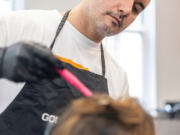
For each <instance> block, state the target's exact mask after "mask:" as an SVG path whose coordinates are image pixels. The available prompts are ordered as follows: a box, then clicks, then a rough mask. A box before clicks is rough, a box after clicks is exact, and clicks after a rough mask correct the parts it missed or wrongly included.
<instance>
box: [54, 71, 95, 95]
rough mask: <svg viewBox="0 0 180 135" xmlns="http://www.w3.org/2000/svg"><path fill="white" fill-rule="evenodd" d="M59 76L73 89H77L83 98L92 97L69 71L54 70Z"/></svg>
mask: <svg viewBox="0 0 180 135" xmlns="http://www.w3.org/2000/svg"><path fill="white" fill-rule="evenodd" d="M56 71H57V72H58V73H59V75H60V76H62V77H63V78H64V79H65V80H66V81H67V82H68V83H70V84H72V85H73V86H74V87H75V88H77V89H78V90H79V91H80V92H81V93H83V94H84V95H85V96H87V97H90V96H92V95H93V94H92V92H91V91H90V90H89V89H88V88H87V87H86V86H85V85H84V84H83V83H82V82H80V81H79V79H78V78H77V77H76V76H74V75H73V74H72V73H71V72H70V71H68V70H67V69H56Z"/></svg>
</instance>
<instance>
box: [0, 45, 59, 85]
mask: <svg viewBox="0 0 180 135" xmlns="http://www.w3.org/2000/svg"><path fill="white" fill-rule="evenodd" d="M59 67H61V62H60V61H59V60H58V59H56V58H55V57H54V56H53V54H52V53H51V51H50V50H49V49H48V48H46V47H45V46H42V45H40V44H38V43H34V42H18V43H16V44H13V45H11V46H10V47H7V48H1V49H0V77H2V78H6V79H8V80H11V81H15V82H25V81H26V82H37V81H39V80H42V79H45V78H46V79H53V78H55V77H57V76H58V74H57V73H56V71H55V68H59Z"/></svg>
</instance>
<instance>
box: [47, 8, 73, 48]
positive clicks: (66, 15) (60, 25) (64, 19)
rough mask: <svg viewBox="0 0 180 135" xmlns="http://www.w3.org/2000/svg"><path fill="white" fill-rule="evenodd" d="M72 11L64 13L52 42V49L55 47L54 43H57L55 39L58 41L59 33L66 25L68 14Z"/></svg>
mask: <svg viewBox="0 0 180 135" xmlns="http://www.w3.org/2000/svg"><path fill="white" fill-rule="evenodd" d="M70 11H71V10H69V11H67V12H66V13H65V14H64V16H63V18H62V20H61V22H60V24H59V26H58V29H57V31H56V35H55V37H54V40H53V42H52V43H51V46H50V49H51V50H52V48H53V47H54V43H55V41H56V39H57V37H58V35H59V33H60V32H61V30H62V28H63V26H64V24H65V22H66V20H67V18H68V15H69V13H70Z"/></svg>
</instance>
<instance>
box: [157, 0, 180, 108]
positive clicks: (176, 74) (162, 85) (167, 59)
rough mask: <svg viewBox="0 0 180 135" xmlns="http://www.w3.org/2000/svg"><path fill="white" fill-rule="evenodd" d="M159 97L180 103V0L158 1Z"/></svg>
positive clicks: (160, 104)
mask: <svg viewBox="0 0 180 135" xmlns="http://www.w3.org/2000/svg"><path fill="white" fill-rule="evenodd" d="M156 3H157V7H156V10H157V11H156V12H157V15H156V17H157V18H156V28H157V29H156V31H157V33H156V35H157V37H156V41H157V52H156V54H157V81H158V82H157V90H158V92H157V97H158V106H162V105H163V104H164V102H165V101H166V100H172V101H174V100H178V101H180V15H179V13H180V0H173V1H171V0H157V1H156Z"/></svg>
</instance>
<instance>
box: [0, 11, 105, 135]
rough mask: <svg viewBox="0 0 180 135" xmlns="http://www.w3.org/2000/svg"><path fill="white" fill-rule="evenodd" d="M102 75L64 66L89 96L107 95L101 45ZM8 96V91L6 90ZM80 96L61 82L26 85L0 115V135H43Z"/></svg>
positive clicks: (66, 15) (64, 17)
mask: <svg viewBox="0 0 180 135" xmlns="http://www.w3.org/2000/svg"><path fill="white" fill-rule="evenodd" d="M69 12H70V11H68V12H66V13H65V15H64V16H63V19H62V21H61V23H60V24H59V27H58V29H57V32H56V36H55V38H54V40H53V42H52V44H51V47H50V48H51V49H52V48H53V46H54V43H55V41H56V38H57V36H58V35H59V33H60V31H61V29H62V28H63V25H64V24H65V22H66V19H67V17H68V14H69ZM101 61H102V74H103V75H98V74H95V73H92V72H89V71H85V70H81V69H78V68H75V67H73V66H71V65H70V64H67V63H64V65H65V67H66V68H67V69H68V70H69V71H71V72H72V73H73V74H74V75H75V76H77V77H78V78H79V80H80V81H81V82H82V83H84V84H85V85H86V86H87V87H88V88H89V89H90V90H92V92H99V93H108V87H107V80H106V78H105V77H104V76H105V60H104V54H103V47H102V45H101ZM9 92H10V90H9ZM82 96H83V95H82V94H81V93H80V92H79V91H78V90H77V89H76V88H75V87H73V86H72V85H70V84H68V83H67V82H66V81H65V80H64V79H63V78H61V77H59V78H56V79H54V80H43V81H40V82H38V83H26V84H25V85H24V87H23V89H22V90H21V91H20V93H19V94H18V95H17V96H16V98H15V99H14V100H13V102H12V103H11V104H10V105H9V106H8V107H7V109H6V110H5V111H4V112H3V113H2V114H1V115H0V135H43V133H44V129H45V127H46V124H47V123H48V122H53V121H54V120H56V117H55V116H54V114H57V112H58V114H59V113H61V112H62V110H63V107H65V106H67V105H68V103H69V102H70V101H71V100H72V99H76V98H80V97H82Z"/></svg>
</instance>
